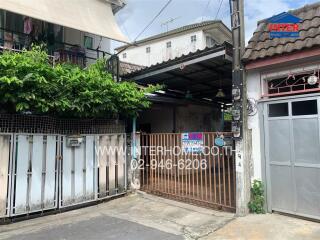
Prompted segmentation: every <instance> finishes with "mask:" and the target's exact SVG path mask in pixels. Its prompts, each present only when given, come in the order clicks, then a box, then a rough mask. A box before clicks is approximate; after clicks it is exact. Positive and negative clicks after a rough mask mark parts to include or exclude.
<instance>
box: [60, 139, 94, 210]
mask: <svg viewBox="0 0 320 240" xmlns="http://www.w3.org/2000/svg"><path fill="white" fill-rule="evenodd" d="M66 138H67V137H66V136H64V137H63V140H62V144H63V146H62V156H63V158H62V159H61V194H60V196H61V198H60V207H67V206H71V205H75V204H79V203H85V202H88V201H93V200H95V199H96V193H97V189H96V182H97V179H96V178H97V163H96V156H95V137H94V136H85V137H84V138H83V139H84V140H83V143H82V144H81V145H80V146H79V147H69V146H67V139H66Z"/></svg>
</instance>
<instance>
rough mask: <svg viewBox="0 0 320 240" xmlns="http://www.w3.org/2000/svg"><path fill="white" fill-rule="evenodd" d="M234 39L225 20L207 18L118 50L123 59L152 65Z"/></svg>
mask: <svg viewBox="0 0 320 240" xmlns="http://www.w3.org/2000/svg"><path fill="white" fill-rule="evenodd" d="M231 38H232V37H231V32H230V30H229V29H228V28H227V27H226V26H225V25H224V23H223V22H222V21H205V22H201V23H195V24H190V25H186V26H183V27H181V28H177V29H174V30H171V31H168V32H165V33H161V34H157V35H154V36H151V37H148V38H145V39H142V40H140V41H137V42H136V43H135V44H134V45H124V46H121V47H118V48H116V51H117V52H118V53H120V54H119V58H120V60H121V61H124V62H128V63H133V64H138V65H142V66H151V65H155V64H157V63H161V62H164V61H168V60H170V59H174V58H177V57H181V56H182V55H187V54H189V53H191V52H195V51H197V50H203V49H205V48H206V47H213V46H216V45H219V44H222V43H223V42H225V41H227V42H230V43H231V41H232V40H231Z"/></svg>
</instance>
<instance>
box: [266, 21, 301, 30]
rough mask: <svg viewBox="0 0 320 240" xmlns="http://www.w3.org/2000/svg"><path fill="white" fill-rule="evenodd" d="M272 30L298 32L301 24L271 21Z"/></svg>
mask: <svg viewBox="0 0 320 240" xmlns="http://www.w3.org/2000/svg"><path fill="white" fill-rule="evenodd" d="M268 29H269V31H270V32H298V31H299V24H296V23H269V25H268Z"/></svg>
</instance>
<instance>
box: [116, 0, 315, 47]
mask: <svg viewBox="0 0 320 240" xmlns="http://www.w3.org/2000/svg"><path fill="white" fill-rule="evenodd" d="M167 1H168V0H126V2H127V5H126V6H125V8H124V9H122V10H121V11H120V12H118V13H117V15H116V18H117V22H118V24H119V26H120V29H121V30H122V32H123V33H124V34H125V35H127V36H128V37H129V39H130V41H131V42H133V41H134V40H140V39H143V38H145V37H148V36H152V35H155V34H158V33H162V32H165V31H166V30H167V27H166V26H165V25H163V23H164V22H167V21H168V20H170V19H172V18H173V19H176V20H175V21H174V22H172V23H170V24H169V25H168V28H169V30H171V29H175V28H178V27H181V26H184V25H188V24H192V23H196V22H201V21H203V20H214V19H220V20H222V21H223V22H224V23H225V24H226V25H227V26H228V27H230V10H229V0H222V5H221V8H220V11H218V9H219V6H220V1H221V0H173V1H172V2H171V3H170V5H169V6H168V7H167V8H166V10H165V11H164V12H163V13H162V14H161V15H160V16H159V17H158V18H157V19H156V20H155V22H154V23H153V24H152V25H151V26H150V28H148V29H147V30H146V31H145V32H144V33H143V35H141V37H139V38H138V39H136V37H137V36H138V34H139V33H140V32H141V31H142V30H143V29H144V28H145V27H146V26H147V25H148V23H150V21H151V20H152V18H153V17H154V16H155V15H156V14H157V13H158V12H159V11H160V9H161V8H162V7H163V6H164V5H165V4H166V3H167ZM317 1H319V0H245V29H246V31H245V32H246V40H247V41H248V40H249V39H250V37H251V36H252V34H253V32H254V30H255V28H256V26H257V21H258V20H261V19H265V18H269V17H271V16H273V15H276V14H278V13H281V12H285V11H288V10H290V9H295V8H299V7H302V6H304V5H306V4H311V3H314V2H317ZM120 45H122V44H120V43H113V44H112V47H117V46H120Z"/></svg>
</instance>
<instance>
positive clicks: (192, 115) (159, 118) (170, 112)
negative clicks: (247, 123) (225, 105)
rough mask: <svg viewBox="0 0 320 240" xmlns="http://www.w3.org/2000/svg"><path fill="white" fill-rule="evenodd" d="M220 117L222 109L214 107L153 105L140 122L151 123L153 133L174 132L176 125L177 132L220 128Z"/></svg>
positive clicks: (143, 114) (206, 130)
mask: <svg viewBox="0 0 320 240" xmlns="http://www.w3.org/2000/svg"><path fill="white" fill-rule="evenodd" d="M174 111H175V117H174ZM220 118H221V112H220V110H219V109H217V108H214V107H208V106H199V105H192V104H189V105H184V106H174V105H173V106H172V105H171V106H170V105H153V107H152V108H151V109H150V110H146V111H144V112H143V113H142V114H141V115H140V117H139V118H138V124H139V125H141V124H151V132H152V133H172V132H174V127H175V132H197V131H203V132H209V131H218V130H219V127H220ZM174 119H175V120H174Z"/></svg>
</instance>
